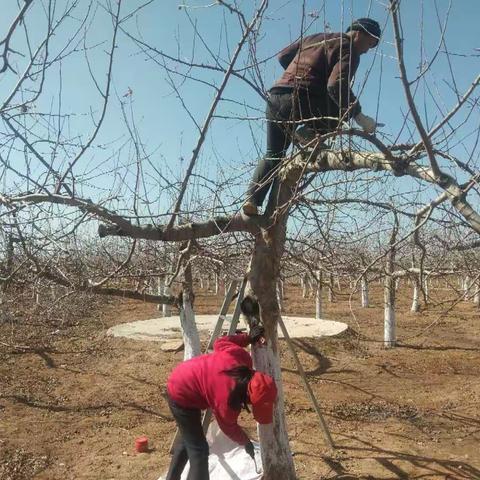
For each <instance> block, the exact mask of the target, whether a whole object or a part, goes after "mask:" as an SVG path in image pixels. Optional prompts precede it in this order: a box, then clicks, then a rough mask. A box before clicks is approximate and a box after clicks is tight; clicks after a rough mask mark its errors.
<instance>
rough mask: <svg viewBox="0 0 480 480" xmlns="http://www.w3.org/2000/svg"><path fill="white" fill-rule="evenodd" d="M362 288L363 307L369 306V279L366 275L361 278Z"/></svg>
mask: <svg viewBox="0 0 480 480" xmlns="http://www.w3.org/2000/svg"><path fill="white" fill-rule="evenodd" d="M361 289H362V307H363V308H368V307H369V305H370V302H369V298H368V280H367V277H366V275H364V276H363V277H362V280H361Z"/></svg>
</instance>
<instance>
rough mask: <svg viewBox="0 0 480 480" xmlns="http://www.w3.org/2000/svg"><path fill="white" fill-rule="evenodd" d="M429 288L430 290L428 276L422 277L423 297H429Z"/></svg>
mask: <svg viewBox="0 0 480 480" xmlns="http://www.w3.org/2000/svg"><path fill="white" fill-rule="evenodd" d="M429 290H430V281H429V279H428V277H424V278H423V291H424V292H425V297H426V298H427V299H428V298H429V297H430V294H429Z"/></svg>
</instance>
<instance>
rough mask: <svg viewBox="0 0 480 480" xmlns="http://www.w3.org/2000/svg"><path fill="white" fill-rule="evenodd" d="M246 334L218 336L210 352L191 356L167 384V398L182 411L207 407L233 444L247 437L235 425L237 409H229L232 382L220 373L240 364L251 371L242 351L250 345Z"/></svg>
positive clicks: (177, 369) (232, 380)
mask: <svg viewBox="0 0 480 480" xmlns="http://www.w3.org/2000/svg"><path fill="white" fill-rule="evenodd" d="M249 340H250V339H249V336H248V335H247V334H246V333H242V334H239V335H232V336H226V337H220V338H219V339H217V340H216V341H215V344H214V346H213V353H209V354H206V355H200V356H198V357H194V358H192V359H190V360H187V361H186V362H183V363H181V364H180V365H178V366H177V367H176V368H175V369H174V370H173V372H172V373H171V375H170V377H169V379H168V382H167V392H168V395H169V397H170V398H171V399H172V400H173V401H174V402H175V403H176V404H178V405H180V406H181V407H184V408H198V409H200V410H206V409H207V408H210V409H211V410H212V412H213V413H214V415H215V418H216V419H217V422H218V425H219V427H220V428H221V429H222V431H223V432H224V433H225V434H226V435H227V436H228V437H230V438H231V439H232V440H233V441H235V442H237V443H239V444H240V445H245V444H246V443H247V441H248V436H247V434H246V433H245V432H244V431H243V430H242V428H241V427H240V426H239V425H238V423H237V420H238V416H239V415H240V410H232V409H231V408H230V407H229V406H228V395H229V393H230V391H231V390H232V389H233V387H234V385H235V380H234V379H233V378H231V377H229V376H228V375H227V374H225V373H223V372H224V371H225V370H229V369H231V368H233V367H237V366H239V365H246V366H248V367H249V368H252V367H253V365H252V358H251V357H250V354H249V353H248V352H247V351H246V350H245V349H244V348H245V347H246V346H247V345H248V344H249Z"/></svg>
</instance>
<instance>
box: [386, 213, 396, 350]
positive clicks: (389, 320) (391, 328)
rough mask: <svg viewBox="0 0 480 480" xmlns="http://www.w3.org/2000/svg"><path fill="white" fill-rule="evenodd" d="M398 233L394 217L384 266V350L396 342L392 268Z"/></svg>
mask: <svg viewBox="0 0 480 480" xmlns="http://www.w3.org/2000/svg"><path fill="white" fill-rule="evenodd" d="M397 232H398V218H397V216H395V224H394V226H393V229H392V234H391V236H390V251H389V252H388V255H387V259H386V265H385V283H384V345H385V347H386V348H391V347H394V346H395V343H396V341H397V333H396V319H395V279H394V278H393V276H392V274H393V268H394V265H395V253H396V252H395V246H394V245H395V241H396V238H397Z"/></svg>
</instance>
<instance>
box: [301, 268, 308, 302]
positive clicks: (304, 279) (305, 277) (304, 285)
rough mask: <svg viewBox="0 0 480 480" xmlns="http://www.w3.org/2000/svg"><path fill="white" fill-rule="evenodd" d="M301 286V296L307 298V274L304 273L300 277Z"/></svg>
mask: <svg viewBox="0 0 480 480" xmlns="http://www.w3.org/2000/svg"><path fill="white" fill-rule="evenodd" d="M302 288H303V292H302V297H303V298H307V296H308V276H307V274H306V273H305V274H304V275H303V277H302Z"/></svg>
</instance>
